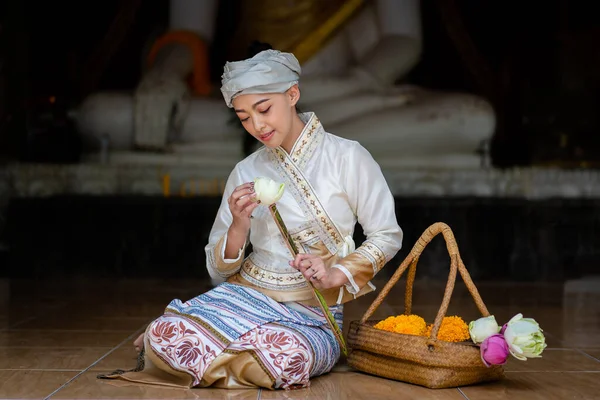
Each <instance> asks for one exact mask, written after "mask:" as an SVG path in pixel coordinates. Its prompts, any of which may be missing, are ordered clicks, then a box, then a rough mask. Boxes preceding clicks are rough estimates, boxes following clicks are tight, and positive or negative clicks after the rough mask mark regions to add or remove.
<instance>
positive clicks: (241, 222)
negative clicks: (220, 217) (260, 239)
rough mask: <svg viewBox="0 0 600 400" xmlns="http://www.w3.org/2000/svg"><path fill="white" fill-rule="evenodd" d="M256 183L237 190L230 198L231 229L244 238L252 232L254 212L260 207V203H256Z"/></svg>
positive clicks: (244, 185)
mask: <svg viewBox="0 0 600 400" xmlns="http://www.w3.org/2000/svg"><path fill="white" fill-rule="evenodd" d="M255 198H256V193H254V182H249V183H244V184H243V185H240V186H238V187H236V188H235V190H234V191H233V193H232V194H231V196H229V200H228V203H229V210H230V211H231V215H232V216H233V222H232V224H231V228H232V229H234V230H235V231H237V232H238V233H240V234H243V235H244V236H245V235H246V234H247V233H248V231H249V230H250V218H252V212H254V209H256V207H258V206H259V205H260V202H259V201H254V199H255Z"/></svg>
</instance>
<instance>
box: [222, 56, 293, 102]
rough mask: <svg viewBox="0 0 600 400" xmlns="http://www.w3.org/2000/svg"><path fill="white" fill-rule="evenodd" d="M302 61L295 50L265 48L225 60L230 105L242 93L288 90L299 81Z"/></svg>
mask: <svg viewBox="0 0 600 400" xmlns="http://www.w3.org/2000/svg"><path fill="white" fill-rule="evenodd" d="M300 72H301V68H300V63H299V62H298V60H297V59H296V57H295V56H294V55H293V54H291V53H282V52H280V51H277V50H264V51H261V52H260V53H258V54H257V55H255V56H254V57H252V58H249V59H246V60H242V61H234V62H227V63H225V67H224V71H223V75H222V76H221V93H223V98H224V99H225V103H227V107H230V108H233V104H232V101H233V99H234V98H235V97H236V96H238V95H241V94H258V93H284V92H285V91H286V90H288V89H289V88H291V87H292V86H294V85H295V84H297V83H298V80H299V79H300Z"/></svg>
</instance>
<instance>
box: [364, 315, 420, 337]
mask: <svg viewBox="0 0 600 400" xmlns="http://www.w3.org/2000/svg"><path fill="white" fill-rule="evenodd" d="M426 327H427V324H426V323H425V320H424V319H423V318H421V317H420V316H418V315H415V314H411V315H398V316H397V317H388V318H386V319H384V320H382V321H379V322H378V323H377V324H375V328H377V329H382V330H384V331H389V332H396V333H404V334H407V335H418V336H419V335H422V334H423V332H425V328H426Z"/></svg>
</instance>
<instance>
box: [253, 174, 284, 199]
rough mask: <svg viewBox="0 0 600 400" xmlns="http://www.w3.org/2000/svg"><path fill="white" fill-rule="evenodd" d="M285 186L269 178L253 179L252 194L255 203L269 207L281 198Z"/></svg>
mask: <svg viewBox="0 0 600 400" xmlns="http://www.w3.org/2000/svg"><path fill="white" fill-rule="evenodd" d="M284 188H285V185H284V184H283V183H279V182H275V181H274V180H272V179H269V178H262V177H259V178H255V179H254V193H256V201H260V202H261V203H263V204H265V205H267V206H270V205H271V204H274V203H276V202H278V201H279V199H281V196H283V190H284Z"/></svg>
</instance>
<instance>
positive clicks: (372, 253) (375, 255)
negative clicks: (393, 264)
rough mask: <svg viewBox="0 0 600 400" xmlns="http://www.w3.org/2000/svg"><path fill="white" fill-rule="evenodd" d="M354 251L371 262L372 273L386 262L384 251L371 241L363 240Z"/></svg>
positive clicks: (377, 270)
mask: <svg viewBox="0 0 600 400" xmlns="http://www.w3.org/2000/svg"><path fill="white" fill-rule="evenodd" d="M356 252H357V253H358V254H360V255H362V256H363V257H365V258H366V259H367V260H369V261H370V262H371V265H372V266H373V274H376V273H377V272H379V271H381V269H382V268H383V267H384V265H385V263H386V262H387V259H386V256H385V253H384V252H383V251H382V250H381V249H380V248H379V247H377V246H376V245H375V244H374V243H372V242H368V241H367V242H364V243H363V244H362V245H361V246H360V247H359V248H358V249H356Z"/></svg>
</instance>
